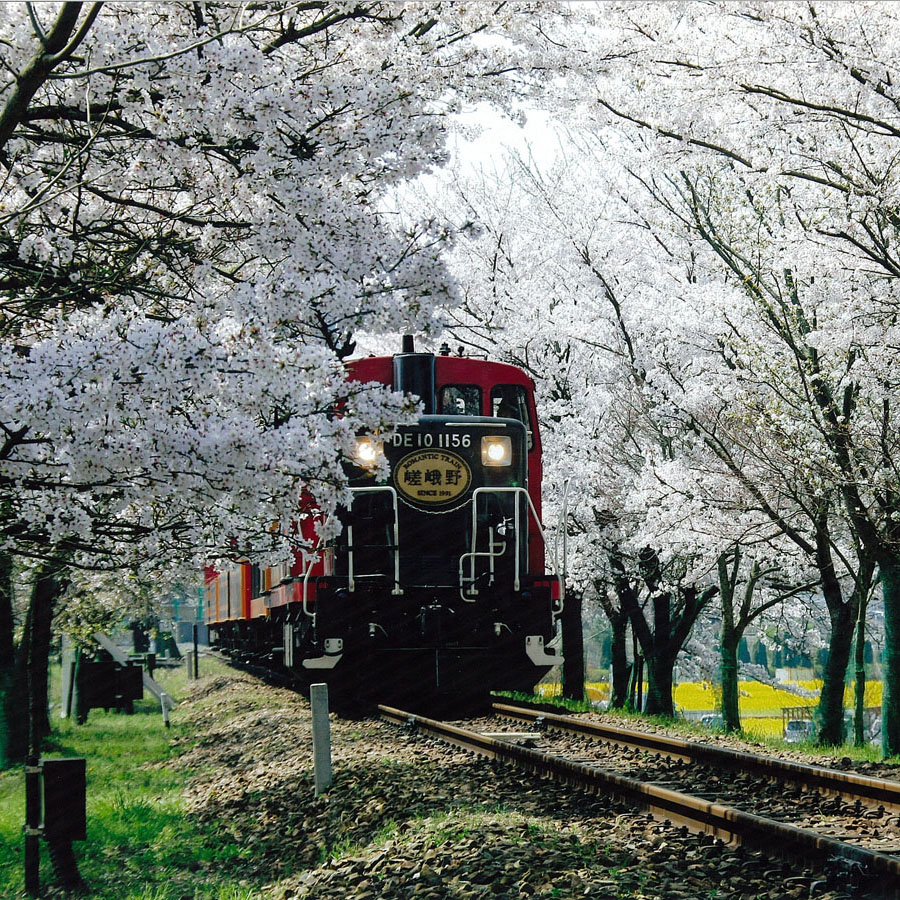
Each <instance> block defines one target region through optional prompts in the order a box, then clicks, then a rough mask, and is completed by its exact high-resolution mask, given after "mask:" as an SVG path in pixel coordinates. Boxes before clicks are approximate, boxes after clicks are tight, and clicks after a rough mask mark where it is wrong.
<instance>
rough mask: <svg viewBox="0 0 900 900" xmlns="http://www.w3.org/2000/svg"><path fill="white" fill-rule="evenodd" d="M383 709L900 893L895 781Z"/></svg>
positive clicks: (599, 735)
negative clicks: (500, 729)
mask: <svg viewBox="0 0 900 900" xmlns="http://www.w3.org/2000/svg"><path fill="white" fill-rule="evenodd" d="M379 711H380V714H381V717H382V719H385V720H386V721H389V722H393V723H394V724H397V725H404V726H406V727H408V728H411V729H414V730H416V731H418V732H421V733H424V734H428V735H431V736H434V737H437V738H440V739H441V740H443V741H447V742H449V743H451V744H455V745H457V746H460V747H463V748H465V749H468V750H470V751H472V752H475V753H478V754H480V755H483V756H487V757H490V758H493V759H496V760H498V761H504V762H508V763H511V764H514V765H516V766H518V767H521V768H525V769H527V770H529V771H531V772H534V773H536V774H539V775H541V776H544V777H551V778H554V779H557V780H560V781H563V782H565V783H568V784H572V785H576V786H578V787H580V788H582V789H585V790H588V791H590V792H594V793H598V794H611V795H614V796H617V797H619V798H621V799H622V800H624V801H626V802H628V803H629V804H632V805H634V806H636V807H638V808H640V809H644V810H647V811H648V812H650V813H652V814H653V815H654V816H656V817H657V818H660V819H665V820H669V821H672V822H675V823H677V824H680V825H684V826H686V827H688V828H689V829H691V830H693V831H697V832H705V833H707V834H712V835H714V836H715V837H716V838H719V839H721V840H723V841H726V842H729V843H745V844H748V845H752V846H755V847H757V848H759V849H761V850H763V851H765V852H767V853H772V854H775V853H777V854H779V855H782V856H784V855H785V854H787V855H789V856H792V857H795V858H798V859H802V860H803V861H805V862H808V863H810V864H813V865H815V866H817V867H820V868H821V869H822V870H823V871H824V870H828V869H830V870H832V871H835V870H841V871H842V872H843V877H844V878H845V879H849V880H853V881H854V882H855V883H857V884H859V885H861V886H862V887H861V889H862V890H863V891H864V893H865V895H866V896H883V897H900V817H898V816H897V815H895V814H891V813H890V812H889V810H897V809H898V808H900V785H897V784H896V783H892V782H887V781H883V780H881V779H873V778H866V777H864V776H858V775H853V774H851V773H845V772H837V771H833V770H828V769H822V768H819V767H814V766H805V765H801V764H797V763H791V762H785V761H782V760H772V759H768V758H766V757H759V756H755V755H753V754H743V753H739V752H737V751H733V750H725V749H723V748H713V747H709V746H708V745H703V744H695V743H691V742H687V741H680V740H678V739H675V738H668V737H663V736H659V735H647V734H640V733H636V732H627V731H626V730H625V729H618V728H612V727H611V726H604V725H597V724H596V723H588V722H584V721H581V720H578V719H574V718H572V717H566V716H556V715H551V714H547V713H541V712H534V711H532V710H526V709H520V708H517V707H512V706H508V705H505V704H498V705H495V712H496V713H497V714H499V715H502V716H504V717H506V718H507V719H509V718H515V719H517V720H519V721H526V722H530V723H531V724H532V725H534V726H536V727H540V728H541V730H540V731H539V732H532V733H530V734H528V735H523V734H522V733H520V732H512V733H507V734H503V733H498V723H497V721H496V720H481V721H480V722H478V723H477V725H476V727H477V728H478V729H479V730H473V729H472V723H467V725H468V727H465V728H463V727H460V726H459V725H456V724H451V723H447V722H441V721H438V720H436V719H430V718H427V717H423V716H419V715H414V714H411V713H407V712H404V711H402V710H398V709H394V708H392V707H386V706H381V707H379ZM526 744H529V745H530V746H526ZM537 744H539V745H540V748H539V749H538V748H537V747H536V746H535V745H537ZM723 772H724V773H725V775H724V776H723ZM686 785H687V786H689V787H688V788H687V791H689V793H688V792H685V790H684V789H683V788H684V786H686ZM676 788H682V789H676ZM825 792H827V795H828V796H827V797H824V798H823V794H824V793H825ZM798 822H800V823H803V824H802V825H798V824H797V823H798Z"/></svg>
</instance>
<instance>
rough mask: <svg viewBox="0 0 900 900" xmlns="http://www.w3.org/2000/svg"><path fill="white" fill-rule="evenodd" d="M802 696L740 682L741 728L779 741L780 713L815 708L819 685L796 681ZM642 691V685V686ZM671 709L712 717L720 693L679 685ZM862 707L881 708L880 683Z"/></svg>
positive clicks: (600, 686) (594, 688)
mask: <svg viewBox="0 0 900 900" xmlns="http://www.w3.org/2000/svg"><path fill="white" fill-rule="evenodd" d="M795 686H796V687H797V688H800V689H801V691H802V692H804V693H805V692H808V691H814V692H815V695H814V696H803V695H802V693H794V692H793V691H791V690H783V689H781V688H774V687H771V686H769V685H767V684H761V683H760V682H758V681H742V682H740V684H739V689H740V698H739V699H740V711H741V724H742V725H743V727H744V730H745V731H746V732H747V733H748V734H751V735H755V736H757V737H781V735H782V733H783V729H784V721H783V716H782V709H783V708H784V707H801V706H804V707H815V706H817V705H818V702H819V697H818V692H819V691H820V690H821V689H822V682H821V681H800V682H796V685H795ZM561 691H562V686H561V685H560V684H558V683H557V684H541V685H538V687H537V692H538V693H539V694H540V695H541V696H543V697H547V698H551V697H558V696H560V693H561ZM585 691H586V693H587V697H588V699H589V700H591V701H595V702H602V701H605V700H608V699H609V684H608V683H607V682H605V681H596V682H589V683H588V684H586V685H585ZM645 691H646V684H645ZM674 700H675V709H676V711H677V712H682V713H688V712H709V713H715V712H717V711H718V710H719V709H720V708H721V696H720V689H719V687H718V686H717V685H715V684H713V683H712V682H709V681H699V682H696V681H695V682H682V683H681V684H678V685H676V687H675V693H674ZM853 702H854V696H853V685H852V684H851V685H848V686H847V688H846V689H845V692H844V706H845V707H846V708H847V710H848V711H849V710H851V709H852V708H853ZM864 703H865V706H866V707H879V706H881V682H878V681H869V682H867V683H866V692H865V701H864Z"/></svg>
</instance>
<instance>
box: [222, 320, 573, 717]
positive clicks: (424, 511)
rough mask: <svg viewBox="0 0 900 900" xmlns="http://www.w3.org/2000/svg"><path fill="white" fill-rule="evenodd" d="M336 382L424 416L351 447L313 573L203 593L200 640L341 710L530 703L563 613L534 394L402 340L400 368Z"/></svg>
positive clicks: (284, 573) (245, 577) (514, 374)
mask: <svg viewBox="0 0 900 900" xmlns="http://www.w3.org/2000/svg"><path fill="white" fill-rule="evenodd" d="M348 379H349V380H350V381H355V382H361V383H367V382H377V383H381V384H384V385H386V386H390V387H392V388H393V389H395V390H399V391H403V392H405V393H409V394H414V395H416V396H417V397H419V398H420V399H421V402H422V406H423V414H422V415H421V417H420V418H419V420H418V422H417V423H416V424H415V425H411V426H403V427H400V428H398V430H397V431H396V432H395V433H394V434H392V435H389V436H387V437H386V438H381V437H380V436H378V437H373V436H367V435H361V436H360V438H359V443H358V449H357V454H356V458H355V459H354V460H353V461H352V462H351V463H349V466H350V468H349V470H348V472H349V475H350V484H351V490H352V493H353V503H352V505H351V508H350V509H348V510H346V511H345V513H344V515H343V516H342V520H341V521H342V530H341V533H340V535H339V537H338V538H337V539H336V540H335V541H334V542H333V543H332V544H331V545H329V546H328V547H325V548H323V549H322V551H321V553H320V554H319V555H318V558H317V559H316V561H315V562H314V563H313V564H312V565H306V566H304V565H303V563H302V562H301V561H299V560H298V561H297V562H295V564H294V565H293V566H290V567H289V566H285V567H282V569H280V570H273V569H269V570H265V571H262V572H261V571H259V570H257V569H255V567H252V566H250V565H242V566H239V567H237V568H236V569H235V570H234V571H229V572H226V573H224V574H219V575H217V576H216V577H215V578H212V579H210V581H209V583H208V584H207V589H206V620H207V622H208V623H209V625H210V629H211V632H212V633H213V634H214V635H215V637H216V640H217V641H218V643H220V644H221V645H222V646H224V647H227V648H230V649H231V650H232V651H233V652H237V653H241V654H245V655H246V654H250V655H256V656H268V657H270V658H275V659H276V660H277V661H278V663H279V664H280V665H283V666H286V667H288V668H289V669H291V670H292V671H294V672H295V673H298V674H302V675H305V676H306V677H307V679H308V681H309V682H310V683H312V682H316V681H328V682H329V684H330V685H332V689H333V693H335V694H337V695H338V697H345V698H351V699H353V700H362V701H366V700H372V701H375V700H377V701H380V702H385V701H386V702H394V703H401V702H405V703H412V702H415V701H416V700H419V699H424V698H427V697H434V696H445V697H454V698H457V699H459V698H466V697H471V698H476V697H479V696H483V695H486V694H487V692H488V691H490V690H502V689H505V690H524V691H530V690H531V689H532V688H533V686H534V685H535V684H536V683H537V681H539V680H540V678H542V677H543V675H544V674H546V672H547V671H549V669H550V668H551V667H552V666H554V665H557V664H559V663H560V662H561V661H562V659H561V656H560V655H559V653H558V652H557V649H556V648H557V645H558V634H559V618H560V614H561V611H562V602H563V585H562V579H561V577H560V576H559V575H558V574H557V572H558V571H559V570H555V571H554V572H551V573H547V572H546V571H545V549H546V547H545V544H546V539H545V535H544V533H543V528H542V525H541V476H542V470H541V444H540V435H539V431H538V425H537V418H536V415H535V408H534V386H533V383H532V382H531V380H530V379H529V378H528V376H527V375H526V374H525V373H524V372H522V371H521V370H520V369H518V368H516V367H514V366H509V365H505V364H502V363H494V362H486V361H483V360H477V359H469V358H466V357H462V356H451V355H449V353H447V352H445V351H444V350H442V353H441V355H439V356H435V355H434V354H431V353H417V352H415V349H414V345H413V339H412V337H411V336H409V335H407V336H405V337H404V339H403V352H402V353H400V354H397V355H395V356H393V357H369V358H366V359H359V360H355V361H351V362H350V363H348ZM379 454H384V455H385V456H386V457H387V460H388V462H389V464H390V471H391V474H390V478H389V479H388V480H387V481H384V482H379V481H377V480H376V477H375V475H374V472H375V471H376V469H375V468H374V466H373V465H372V464H373V463H374V462H376V461H377V460H378V458H379Z"/></svg>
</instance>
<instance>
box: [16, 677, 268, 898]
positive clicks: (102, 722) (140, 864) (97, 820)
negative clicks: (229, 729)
mask: <svg viewBox="0 0 900 900" xmlns="http://www.w3.org/2000/svg"><path fill="white" fill-rule="evenodd" d="M216 665H217V664H215V663H213V662H211V661H207V660H204V668H205V671H206V672H211V671H212V668H213V667H214V666H216ZM157 675H158V680H159V681H161V682H162V683H163V685H164V687H165V689H166V690H167V691H168V692H169V693H170V694H172V696H173V697H175V698H176V700H177V699H178V697H179V695H180V694H181V693H182V692H183V691H184V688H185V684H186V681H185V674H184V673H183V672H180V671H179V672H165V671H162V672H158V673H157ZM179 719H180V717H179V716H178V715H177V712H176V714H173V716H172V728H171V729H168V730H167V729H165V728H164V727H163V721H162V716H161V714H160V711H159V705H158V703H156V701H155V700H153V701H151V700H145V701H143V702H142V703H139V704H136V711H135V715H133V716H125V715H116V714H115V713H106V712H104V711H103V710H92V711H91V714H90V716H89V719H88V722H87V724H86V725H83V726H78V725H76V724H74V723H73V722H72V721H71V720H60V719H59V718H54V720H53V725H54V729H55V732H54V735H53V737H52V738H51V739H50V740H49V741H48V743H47V746H46V748H45V755H46V756H83V757H86V758H87V772H88V786H87V816H88V840H87V841H86V842H84V843H78V844H76V845H75V847H76V854H77V856H78V860H79V868H80V871H81V874H82V877H83V878H84V879H85V881H86V882H87V883H88V884H89V885H90V886H91V889H92V892H91V893H90V894H89V895H88V896H90V897H96V898H98V900H99V898H104V900H105V898H109V900H169V898H172V900H175V898H182V897H190V898H197V900H207V898H209V900H244V898H249V897H251V896H253V891H252V890H251V889H250V887H249V886H248V885H246V884H240V883H238V882H237V881H235V880H232V879H230V878H229V877H228V875H227V874H226V873H223V872H222V871H221V870H219V869H218V866H217V863H218V862H219V861H220V860H222V859H223V858H228V857H231V856H234V855H237V854H239V853H240V850H239V849H238V848H236V847H235V846H234V845H232V844H228V843H223V842H220V841H219V840H217V835H216V834H215V832H214V830H213V828H212V827H211V826H206V827H203V826H198V825H197V824H196V823H194V822H192V821H191V820H190V818H189V817H187V816H185V815H184V798H183V789H184V787H185V784H186V782H187V780H188V779H189V777H190V776H191V774H192V773H191V772H186V771H183V770H176V769H174V768H170V767H168V766H167V765H166V761H167V760H168V759H170V758H171V757H172V754H173V753H175V752H178V753H182V752H184V751H185V749H186V748H187V747H189V746H190V743H191V736H190V735H189V734H187V733H185V732H186V726H184V725H183V724H180V723H179ZM174 739H178V749H177V751H175V750H173V747H172V742H173V740H174ZM24 806H25V803H24V773H23V771H22V768H21V767H19V768H17V769H13V770H11V771H8V772H4V773H0V897H9V898H13V897H19V896H24V894H23V893H22V889H23V873H22V823H23V821H24ZM42 852H43V856H42V863H41V881H42V885H51V884H52V881H53V877H52V866H51V865H50V863H49V860H48V858H47V856H46V850H43V851H42ZM204 871H207V872H209V873H210V877H208V878H204V877H203V872H204ZM213 873H214V877H213Z"/></svg>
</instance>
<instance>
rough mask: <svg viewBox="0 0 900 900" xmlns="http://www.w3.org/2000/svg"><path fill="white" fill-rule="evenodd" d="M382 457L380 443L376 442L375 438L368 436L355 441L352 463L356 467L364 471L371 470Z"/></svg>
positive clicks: (382, 451) (382, 452)
mask: <svg viewBox="0 0 900 900" xmlns="http://www.w3.org/2000/svg"><path fill="white" fill-rule="evenodd" d="M383 455H384V450H383V449H382V446H381V441H376V440H375V438H373V437H370V436H366V437H358V438H357V439H356V453H355V454H354V460H353V461H354V462H355V463H356V464H357V465H358V466H362V467H363V468H364V469H371V468H372V467H373V466H375V465H377V464H378V461H379V460H380V459H381V457H382V456H383Z"/></svg>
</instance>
